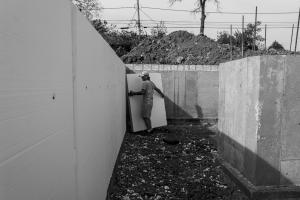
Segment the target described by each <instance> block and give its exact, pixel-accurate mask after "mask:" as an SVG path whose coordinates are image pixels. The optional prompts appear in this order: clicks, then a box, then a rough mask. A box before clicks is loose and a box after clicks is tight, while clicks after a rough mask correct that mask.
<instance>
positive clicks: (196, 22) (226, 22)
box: [103, 19, 296, 24]
mask: <svg viewBox="0 0 300 200" xmlns="http://www.w3.org/2000/svg"><path fill="white" fill-rule="evenodd" d="M103 20H104V21H108V22H128V21H132V19H130V20H129V19H103ZM141 21H143V22H147V21H148V22H151V21H155V22H161V21H163V22H165V23H172V22H175V23H191V24H192V23H195V24H199V22H198V21H180V20H153V19H151V20H142V19H141ZM260 22H262V23H268V24H293V23H296V21H289V22H288V21H277V22H275V21H266V22H265V21H260ZM205 23H220V24H223V23H224V24H240V23H241V22H237V21H206V22H205ZM245 23H253V22H252V21H248V22H245Z"/></svg>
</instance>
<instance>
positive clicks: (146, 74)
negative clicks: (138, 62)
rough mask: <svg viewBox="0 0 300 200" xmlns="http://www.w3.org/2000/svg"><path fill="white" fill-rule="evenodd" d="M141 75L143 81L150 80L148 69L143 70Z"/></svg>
mask: <svg viewBox="0 0 300 200" xmlns="http://www.w3.org/2000/svg"><path fill="white" fill-rule="evenodd" d="M139 77H141V78H142V80H143V81H146V80H150V76H149V73H148V72H146V71H143V72H142V73H141V74H140V75H139Z"/></svg>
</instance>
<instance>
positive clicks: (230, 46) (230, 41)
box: [230, 24, 232, 60]
mask: <svg viewBox="0 0 300 200" xmlns="http://www.w3.org/2000/svg"><path fill="white" fill-rule="evenodd" d="M230 60H232V24H231V25H230Z"/></svg>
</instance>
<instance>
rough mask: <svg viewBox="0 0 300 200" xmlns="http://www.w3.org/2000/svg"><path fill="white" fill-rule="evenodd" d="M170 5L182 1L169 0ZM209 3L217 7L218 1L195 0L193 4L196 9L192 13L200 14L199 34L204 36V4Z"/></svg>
mask: <svg viewBox="0 0 300 200" xmlns="http://www.w3.org/2000/svg"><path fill="white" fill-rule="evenodd" d="M169 1H170V3H171V5H172V4H174V3H175V2H177V1H180V2H181V1H182V0H169ZM209 1H213V2H214V3H215V4H216V5H217V7H219V3H220V2H219V0H196V2H195V6H196V8H195V9H194V10H193V11H192V12H194V13H199V12H201V24H200V34H201V35H204V27H205V19H206V11H205V7H206V3H207V2H209Z"/></svg>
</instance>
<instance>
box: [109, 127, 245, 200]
mask: <svg viewBox="0 0 300 200" xmlns="http://www.w3.org/2000/svg"><path fill="white" fill-rule="evenodd" d="M214 137H215V134H214V132H213V131H210V130H209V129H208V128H207V127H206V126H204V125H197V126H186V125H184V126H182V125H177V126H174V125H173V126H168V127H166V128H160V129H157V130H156V131H155V132H154V133H152V134H150V135H146V134H135V133H127V134H126V135H125V138H124V144H123V148H122V150H121V152H120V162H119V163H118V165H117V166H116V169H115V174H114V176H113V177H114V178H113V179H112V182H111V186H110V188H109V197H110V199H111V200H138V199H139V200H147V199H148V200H159V199H161V200H171V199H172V200H201V199H203V200H204V199H205V200H208V199H228V200H229V199H230V200H246V199H248V198H247V197H246V196H245V195H244V194H243V193H242V192H241V191H240V190H239V189H238V187H237V186H236V185H235V184H234V183H233V182H232V181H231V180H230V179H229V178H228V177H227V176H226V175H225V174H224V173H223V171H222V169H221V166H220V164H219V163H218V162H217V160H216V158H215V155H216V154H217V148H216V142H215V140H214V139H213V138H214ZM165 138H168V139H171V140H172V139H178V140H179V144H176V143H175V144H174V145H170V144H167V143H165V142H164V139H165Z"/></svg>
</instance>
